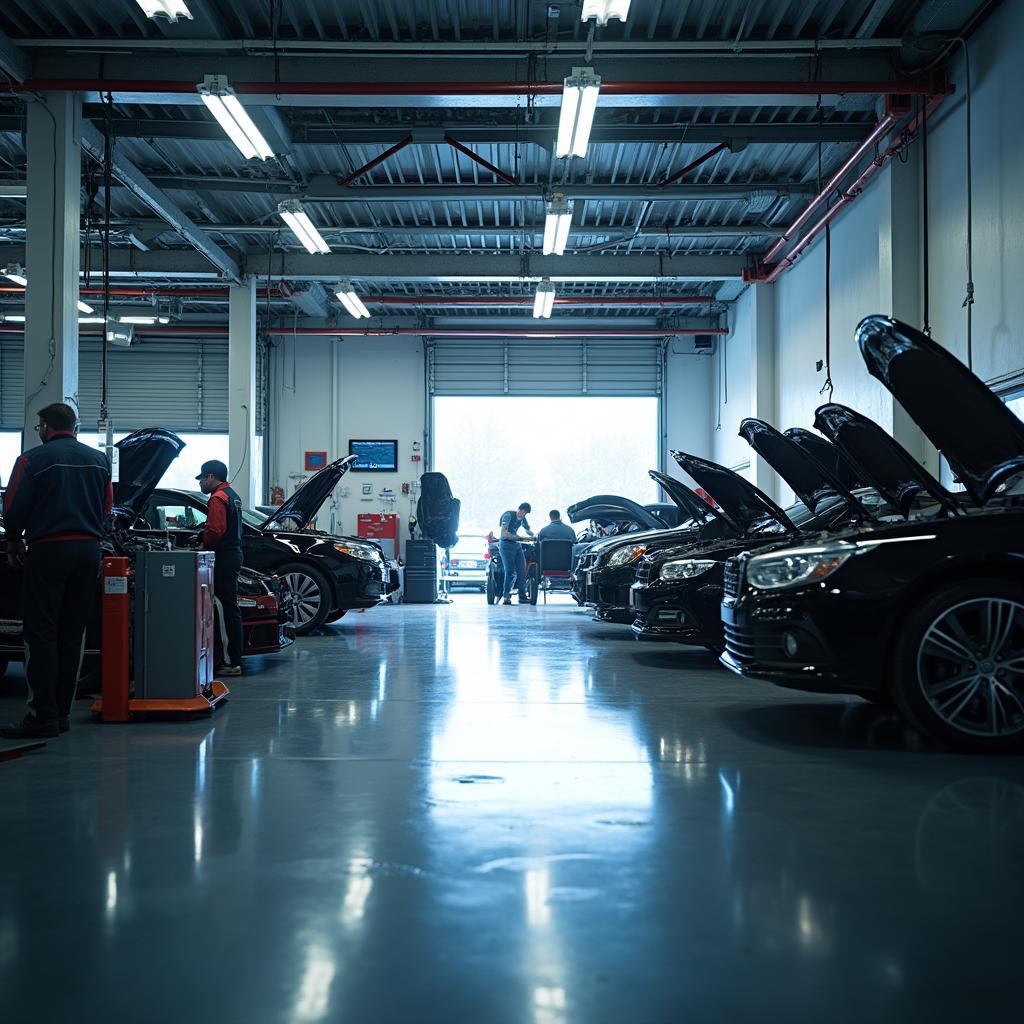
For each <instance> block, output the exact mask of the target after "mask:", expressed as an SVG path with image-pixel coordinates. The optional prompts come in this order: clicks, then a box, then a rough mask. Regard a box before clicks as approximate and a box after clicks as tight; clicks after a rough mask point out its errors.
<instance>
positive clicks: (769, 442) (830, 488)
mask: <svg viewBox="0 0 1024 1024" xmlns="http://www.w3.org/2000/svg"><path fill="white" fill-rule="evenodd" d="M740 437H742V438H743V439H744V440H745V441H746V442H747V444H749V445H750V447H751V448H753V449H754V451H755V452H757V454H758V455H760V456H761V458H763V459H764V460H765V462H767V463H768V465H769V466H771V467H772V469H774V470H775V472H776V473H778V474H779V476H781V477H782V479H783V480H785V481H786V483H787V484H789V486H790V487H792V488H793V493H794V494H795V495H796V496H797V497H798V498H799V499H800V500H801V501H802V502H803V503H804V504H805V505H806V506H807V507H808V508H809V509H810V510H811V511H812V512H817V511H818V506H819V505H820V504H821V503H822V502H823V501H826V500H830V499H833V498H845V499H846V501H847V503H848V504H849V505H850V506H851V507H852V508H856V509H859V510H860V511H861V512H862V513H864V514H866V510H865V509H864V508H863V507H862V506H861V504H860V502H859V501H858V500H857V498H856V496H855V495H854V494H853V493H852V492H851V491H850V489H849V488H848V487H846V486H844V484H843V483H842V482H841V481H840V480H838V479H837V478H836V477H835V476H833V475H832V474H831V473H829V472H828V470H826V469H825V467H824V466H822V465H821V463H820V462H819V461H818V460H817V459H816V458H814V456H812V455H810V454H808V452H807V451H805V450H804V449H803V448H802V447H801V446H800V445H798V444H797V443H796V441H794V440H793V438H791V437H788V436H787V435H786V434H782V433H780V432H779V431H778V430H776V429H775V428H774V427H773V426H772V425H771V424H770V423H766V422H765V421H764V420H758V419H754V418H753V417H748V418H747V419H745V420H744V421H743V422H742V423H741V424H740ZM822 444H825V445H827V446H828V447H829V448H830V449H832V451H835V452H837V453H838V449H836V448H834V447H833V446H832V445H831V444H829V442H828V441H824V440H823V441H822Z"/></svg>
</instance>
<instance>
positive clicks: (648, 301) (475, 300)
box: [362, 295, 717, 306]
mask: <svg viewBox="0 0 1024 1024" xmlns="http://www.w3.org/2000/svg"><path fill="white" fill-rule="evenodd" d="M362 300H363V302H365V303H367V304H368V305H379V306H532V305H533V296H532V295H519V296H515V297H511V298H510V297H502V296H500V295H450V296H446V295H363V296H362ZM716 301H717V300H716V299H715V298H714V296H710V295H670V296H656V295H623V296H621V297H619V298H615V297H613V296H598V295H594V296H589V295H563V296H557V295H556V296H555V305H556V306H703V305H707V304H708V303H710V302H716Z"/></svg>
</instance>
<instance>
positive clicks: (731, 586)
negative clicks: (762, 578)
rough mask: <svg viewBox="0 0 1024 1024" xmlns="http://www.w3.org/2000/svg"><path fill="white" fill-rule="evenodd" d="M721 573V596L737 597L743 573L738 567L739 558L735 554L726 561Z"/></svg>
mask: <svg viewBox="0 0 1024 1024" xmlns="http://www.w3.org/2000/svg"><path fill="white" fill-rule="evenodd" d="M723 573H724V575H723V580H722V596H723V597H739V596H740V585H741V582H742V575H743V574H742V571H741V569H740V560H739V558H738V557H737V556H735V555H734V556H733V557H732V558H730V559H728V560H727V561H726V563H725V569H724V570H723Z"/></svg>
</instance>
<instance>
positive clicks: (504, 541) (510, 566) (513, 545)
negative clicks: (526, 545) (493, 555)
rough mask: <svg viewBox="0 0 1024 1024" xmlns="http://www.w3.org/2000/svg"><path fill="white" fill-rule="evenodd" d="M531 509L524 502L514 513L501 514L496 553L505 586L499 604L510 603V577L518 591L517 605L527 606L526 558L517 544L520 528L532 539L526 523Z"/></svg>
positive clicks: (531, 532) (531, 533)
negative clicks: (514, 581)
mask: <svg viewBox="0 0 1024 1024" xmlns="http://www.w3.org/2000/svg"><path fill="white" fill-rule="evenodd" d="M531 511H532V509H531V508H530V505H529V502H526V501H524V502H523V503H522V504H521V505H520V506H519V508H517V509H516V510H515V512H513V511H511V510H509V511H508V512H504V513H502V516H501V521H500V522H501V525H500V533H499V536H498V553H499V554H500V555H501V569H502V572H503V574H504V576H505V585H504V586H503V587H502V595H501V603H502V604H511V603H512V577H513V575H514V576H515V578H516V587H517V588H518V590H519V603H520V604H527V603H528V602H527V597H526V556H525V555H524V554H523V548H522V545H521V544H520V543H519V542H520V540H521V538H520V536H519V529H520V527H522V528H523V529H524V530H525V531H526V534H527V536H528V537H533V530H531V529H530V524H529V523H528V522H527V521H526V516H527V514H528V513H529V512H531Z"/></svg>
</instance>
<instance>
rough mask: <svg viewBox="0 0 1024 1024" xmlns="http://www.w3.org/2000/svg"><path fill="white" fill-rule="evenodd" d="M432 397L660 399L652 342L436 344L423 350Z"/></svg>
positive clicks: (658, 356)
mask: <svg viewBox="0 0 1024 1024" xmlns="http://www.w3.org/2000/svg"><path fill="white" fill-rule="evenodd" d="M427 369H428V378H429V386H430V393H431V394H432V395H521V396H530V395H564V396H580V395H595V396H630V395H633V396H643V395H660V394H661V389H662V349H661V345H660V344H658V343H656V342H649V341H641V342H621V341H620V342H606V341H603V340H602V341H586V340H584V339H581V340H580V341H557V342H551V341H529V340H522V341H521V340H518V339H516V340H511V339H510V340H508V341H501V340H497V341H495V342H485V341H479V342H474V341H470V342H461V341H436V342H433V343H432V344H430V345H429V346H428V347H427Z"/></svg>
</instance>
